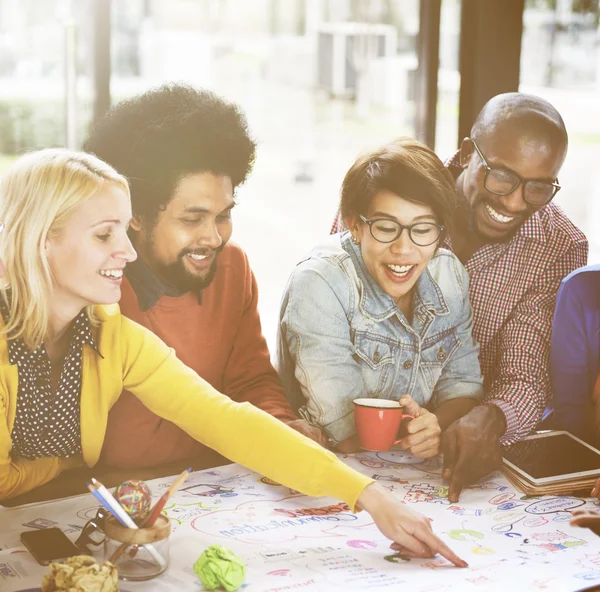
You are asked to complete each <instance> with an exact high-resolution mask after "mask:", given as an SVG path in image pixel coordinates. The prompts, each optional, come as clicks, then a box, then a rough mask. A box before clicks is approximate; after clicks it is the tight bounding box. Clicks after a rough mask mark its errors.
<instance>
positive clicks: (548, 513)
mask: <svg viewBox="0 0 600 592" xmlns="http://www.w3.org/2000/svg"><path fill="white" fill-rule="evenodd" d="M342 458H343V460H344V461H345V462H347V463H348V464H349V465H350V466H352V467H354V468H356V469H357V470H359V471H361V472H362V473H364V474H366V475H369V476H371V477H373V478H374V479H377V480H378V481H379V482H380V483H381V484H382V485H384V486H385V487H387V488H388V489H389V490H390V491H392V492H393V493H394V495H397V496H398V497H399V498H400V499H401V500H403V501H404V502H405V503H407V504H409V505H410V506H411V507H413V508H415V509H418V510H419V511H421V512H422V513H424V514H426V515H428V516H429V517H430V518H431V519H432V520H433V527H434V530H435V531H436V533H438V534H439V535H440V536H441V537H442V538H443V539H444V540H445V541H446V542H447V543H448V544H449V545H450V546H451V547H452V548H453V549H454V550H455V551H456V552H457V553H458V554H459V555H460V556H461V557H463V558H464V559H465V560H466V561H468V563H469V566H470V567H469V568H468V569H457V568H454V567H452V566H450V565H449V564H448V562H446V561H445V560H444V559H442V558H441V557H435V558H433V559H429V560H415V559H409V558H408V557H403V556H402V555H399V554H397V553H395V552H394V551H392V550H391V549H390V548H389V545H390V541H388V540H387V539H385V538H384V537H383V535H381V534H380V533H379V531H378V530H377V528H376V527H375V525H374V524H373V523H372V521H371V519H370V517H369V515H368V514H366V513H365V512H361V513H359V514H352V513H351V512H350V511H349V508H347V507H346V506H345V505H344V504H343V503H340V502H339V501H338V500H333V499H329V498H319V499H315V498H309V497H306V496H304V495H301V494H299V493H297V492H295V491H291V490H290V489H288V488H286V487H283V486H280V485H277V484H274V483H272V482H271V481H269V479H266V478H264V477H261V476H260V475H257V474H256V473H253V472H252V471H249V470H248V469H244V468H243V467H240V466H239V465H229V466H226V467H219V468H215V469H210V470H207V471H201V472H197V473H193V474H192V475H191V476H190V478H189V479H188V480H187V481H186V483H185V485H184V488H183V489H182V490H180V491H179V492H178V493H177V494H176V495H175V497H174V499H173V500H172V502H171V503H170V504H169V505H168V506H167V507H166V509H165V512H166V514H167V515H168V516H169V518H170V519H171V520H172V525H173V533H172V535H171V564H170V567H169V569H168V571H167V572H166V573H165V574H163V575H162V576H160V577H159V578H157V579H155V580H152V581H150V582H142V583H130V582H126V583H124V584H123V588H124V589H126V590H128V591H131V592H134V591H136V590H144V591H147V592H155V591H156V592H159V591H164V592H170V591H175V590H178V591H180V590H192V591H200V590H201V589H202V586H201V584H200V582H199V580H198V579H197V577H196V576H195V574H194V573H193V570H192V565H193V563H194V561H195V560H196V559H197V558H198V556H199V555H200V554H201V553H202V551H203V550H204V549H206V548H207V547H208V546H209V545H211V544H214V543H220V544H222V545H225V546H228V547H230V548H231V549H233V550H234V551H235V552H236V553H238V554H239V555H240V556H241V557H242V558H243V559H244V561H245V562H246V565H247V577H246V583H245V585H244V590H245V591H246V590H247V591H248V592H254V591H256V592H288V591H290V592H317V591H319V592H321V591H330V590H399V589H401V587H402V589H410V590H411V592H412V591H418V592H428V591H434V590H435V591H440V592H444V591H459V590H460V591H461V592H462V591H470V590H485V591H488V590H489V591H494V590H503V591H506V590H507V589H512V590H519V591H520V590H539V591H545V592H553V591H557V592H562V591H565V592H566V591H574V590H582V589H585V588H586V587H590V586H593V585H594V584H600V538H599V537H596V535H594V534H593V533H592V532H590V531H589V530H586V529H579V528H573V527H571V526H569V519H570V513H569V511H570V510H572V509H574V508H576V507H579V508H584V507H586V506H588V507H594V501H593V500H591V499H588V500H584V499H580V498H574V497H568V496H566V497H565V496H562V497H548V496H546V497H538V498H527V497H525V496H523V495H522V494H521V493H519V492H518V491H516V490H515V488H514V487H513V486H512V485H510V484H509V482H508V481H507V480H506V479H505V478H504V477H503V476H502V475H501V474H500V473H494V474H492V475H490V476H489V477H487V478H486V480H484V481H483V482H481V483H479V484H478V485H477V486H475V487H472V488H469V489H466V490H464V491H463V493H462V495H461V498H460V501H459V503H457V504H451V503H450V502H449V501H448V499H447V487H446V486H445V485H444V484H443V483H442V481H441V478H440V472H441V461H440V460H439V459H437V458H436V459H430V460H427V461H424V462H423V461H420V460H418V459H414V458H412V457H410V456H407V455H406V453H402V452H400V451H390V452H380V453H360V454H357V455H349V456H343V457H342ZM290 462H293V459H290ZM172 480H173V479H172V478H165V479H156V480H154V481H150V482H148V484H149V486H150V488H151V490H152V492H153V495H154V496H155V499H156V497H157V496H159V495H161V494H162V493H163V492H164V491H165V489H166V488H167V487H168V486H169V485H170V483H171V482H172ZM96 508H97V503H96V500H95V499H94V498H93V497H92V496H91V495H86V496H80V497H76V498H70V499H65V500H59V501H56V502H51V503H43V504H35V505H31V506H25V507H21V508H5V509H2V510H0V523H1V525H2V527H1V528H0V549H5V550H4V551H3V552H0V590H1V591H2V592H14V591H16V590H21V589H26V588H28V587H30V582H31V581H37V582H38V585H39V582H40V581H41V578H42V575H43V574H44V573H45V571H46V568H44V567H41V566H37V564H34V563H32V562H31V560H29V562H27V566H28V567H27V569H26V571H27V572H28V576H27V578H20V579H19V578H17V577H14V576H13V577H11V576H10V575H9V576H7V575H6V574H7V573H9V572H10V570H11V569H12V571H16V568H15V567H14V564H15V563H16V562H17V561H20V565H21V569H22V570H23V565H24V564H25V563H24V558H26V557H27V558H28V554H26V553H23V552H22V548H20V543H19V534H20V533H21V532H22V531H23V530H26V529H31V528H45V527H48V526H58V527H60V528H62V529H63V530H64V531H65V532H66V533H67V534H68V536H70V537H71V538H76V536H77V534H78V533H79V531H80V529H81V527H82V526H83V524H84V523H85V521H86V520H87V519H88V518H90V517H92V516H93V515H94V514H95V511H96ZM11 566H12V567H11ZM34 571H36V572H37V573H35V574H33V572H34ZM32 574H33V575H32Z"/></svg>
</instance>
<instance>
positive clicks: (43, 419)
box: [0, 298, 99, 460]
mask: <svg viewBox="0 0 600 592" xmlns="http://www.w3.org/2000/svg"><path fill="white" fill-rule="evenodd" d="M0 312H2V316H3V317H4V318H5V319H6V318H7V316H8V310H7V308H6V305H5V304H4V302H2V299H1V298H0ZM86 343H87V344H88V345H90V346H91V347H93V348H94V350H95V351H96V352H97V353H98V354H99V352H98V349H97V348H96V344H95V342H94V338H93V336H92V331H91V328H90V322H89V319H88V317H87V314H86V312H85V311H81V313H80V314H79V315H78V316H77V317H76V318H75V320H74V321H73V324H72V326H71V340H70V343H69V348H68V351H67V355H66V357H65V361H64V365H63V368H62V371H61V374H60V379H59V381H58V386H57V389H56V392H52V384H51V380H50V377H51V364H50V359H49V358H48V354H47V353H46V348H45V346H44V344H42V345H40V346H39V347H38V348H37V349H36V350H35V351H31V350H29V349H28V348H27V346H26V345H25V344H24V343H23V342H22V341H21V340H20V339H16V340H10V341H9V342H8V350H9V351H8V353H9V362H10V363H11V364H16V365H17V366H18V371H19V391H18V394H17V410H16V415H15V423H14V426H13V430H12V433H11V439H12V444H13V447H12V451H11V456H12V457H13V458H14V457H22V458H26V459H29V460H34V459H36V458H42V457H46V456H59V457H62V458H68V457H71V456H76V455H78V454H81V424H80V399H81V357H82V351H83V346H84V344H86Z"/></svg>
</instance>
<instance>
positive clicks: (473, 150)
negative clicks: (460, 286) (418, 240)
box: [442, 93, 588, 501]
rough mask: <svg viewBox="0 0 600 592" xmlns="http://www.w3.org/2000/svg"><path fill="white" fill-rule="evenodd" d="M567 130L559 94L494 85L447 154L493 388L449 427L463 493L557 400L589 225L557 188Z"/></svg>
mask: <svg viewBox="0 0 600 592" xmlns="http://www.w3.org/2000/svg"><path fill="white" fill-rule="evenodd" d="M567 143H568V139H567V132H566V129H565V125H564V122H563V120H562V117H561V116H560V114H559V113H558V111H557V110H556V109H555V108H554V107H553V106H552V105H551V104H550V103H548V102H547V101H545V100H543V99H541V98H539V97H535V96H531V95H525V94H521V93H507V94H502V95H498V96H496V97H494V98H493V99H491V100H490V101H489V102H488V103H487V104H486V105H485V106H484V107H483V109H482V111H481V113H480V114H479V116H478V118H477V120H476V121H475V124H474V125H473V128H472V129H471V136H470V137H469V138H465V139H464V140H463V142H462V145H461V148H460V150H459V152H458V153H457V154H456V155H455V156H454V157H453V158H452V159H451V160H450V161H449V162H448V163H447V164H446V166H447V167H448V168H449V169H450V171H451V172H452V173H453V175H454V176H455V178H456V186H457V189H458V192H459V194H460V195H462V197H464V204H465V208H464V212H463V213H462V216H461V217H460V221H459V224H458V229H457V231H456V232H455V233H453V235H452V238H451V240H450V241H449V245H448V246H450V247H451V248H452V250H453V251H454V252H455V253H456V254H457V255H458V257H459V258H460V259H461V261H462V262H463V264H464V265H465V266H466V268H467V271H468V272H469V276H470V290H469V293H470V297H471V304H472V306H473V311H474V323H473V336H474V337H475V339H477V341H478V342H479V344H480V346H481V350H480V355H479V358H480V362H481V370H482V373H483V376H484V385H485V390H486V397H485V401H484V404H483V405H479V406H477V407H475V408H474V409H473V410H471V411H470V412H469V413H467V414H466V415H465V416H464V417H462V418H461V419H459V420H458V421H456V422H454V423H453V424H452V425H451V426H450V427H449V428H448V429H447V430H446V432H445V433H444V436H443V445H442V449H443V452H444V477H445V478H446V479H448V480H449V481H450V487H449V494H448V497H449V498H450V500H451V501H456V500H457V499H458V495H459V494H460V491H461V489H462V487H463V486H464V485H467V484H469V483H473V482H474V481H476V480H477V479H478V478H480V477H481V476H483V475H485V474H486V473H487V472H489V471H491V470H492V469H494V468H496V467H498V466H499V464H500V462H501V454H502V448H501V444H503V445H509V444H512V443H514V442H516V441H517V440H518V439H519V438H521V437H523V436H525V435H527V434H528V433H529V432H531V431H532V430H533V429H535V428H536V426H537V425H538V424H539V423H540V421H541V420H542V415H543V413H544V410H545V409H546V406H547V404H548V403H549V401H550V395H551V392H550V376H549V368H548V362H549V353H550V335H551V328H552V317H553V314H554V304H555V298H556V293H557V290H558V287H559V284H560V281H561V280H562V278H564V277H565V276H566V275H567V274H569V273H570V272H571V271H573V270H574V269H576V268H578V267H581V266H582V265H585V264H586V261H587V252H588V244H587V240H586V238H585V236H584V235H583V233H582V232H581V231H580V230H579V229H577V228H576V227H575V226H574V225H573V223H572V222H571V221H570V220H569V219H568V218H567V216H566V215H565V214H564V212H563V211H562V210H561V209H560V208H559V207H558V206H557V205H555V204H554V203H552V198H553V197H554V196H555V195H556V193H557V192H558V190H559V189H560V185H559V183H558V173H559V171H560V168H561V166H562V164H563V161H564V159H565V156H566V154H567Z"/></svg>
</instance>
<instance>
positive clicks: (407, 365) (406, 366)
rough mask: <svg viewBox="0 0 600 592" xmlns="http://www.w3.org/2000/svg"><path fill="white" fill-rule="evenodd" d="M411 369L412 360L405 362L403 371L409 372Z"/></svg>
mask: <svg viewBox="0 0 600 592" xmlns="http://www.w3.org/2000/svg"><path fill="white" fill-rule="evenodd" d="M412 367H413V363H412V360H406V362H404V369H405V370H410V369H411V368H412Z"/></svg>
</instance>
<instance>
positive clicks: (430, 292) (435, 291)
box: [341, 231, 450, 321]
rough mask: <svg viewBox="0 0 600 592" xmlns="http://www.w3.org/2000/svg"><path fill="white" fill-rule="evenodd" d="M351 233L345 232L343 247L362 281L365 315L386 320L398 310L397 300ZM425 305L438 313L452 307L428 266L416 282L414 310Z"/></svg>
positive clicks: (362, 306) (361, 306) (441, 313)
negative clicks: (368, 263)
mask: <svg viewBox="0 0 600 592" xmlns="http://www.w3.org/2000/svg"><path fill="white" fill-rule="evenodd" d="M350 236H351V235H350V232H348V231H347V232H346V233H344V235H342V239H341V240H342V246H343V248H344V250H345V251H346V252H347V253H348V254H349V255H350V258H351V259H352V260H353V263H354V267H355V269H356V272H357V274H358V276H359V279H360V280H361V281H362V285H363V290H362V292H361V295H360V308H361V310H362V311H363V313H364V314H366V315H367V316H369V317H371V318H372V319H374V320H376V321H383V320H385V319H387V318H389V317H391V316H392V315H394V314H396V313H397V312H398V307H397V306H396V303H395V302H394V299H393V298H392V297H391V296H390V295H389V294H386V293H385V292H384V291H383V290H382V289H381V288H380V286H379V284H378V283H377V282H376V281H375V279H374V278H373V276H371V274H370V273H369V271H368V270H367V267H366V265H365V262H364V260H363V258H362V253H361V251H360V246H359V245H355V244H354V243H353V242H352V241H351V240H350ZM422 308H426V309H427V310H429V311H431V312H433V313H434V314H437V315H444V314H448V313H449V312H450V311H449V308H448V305H447V304H446V301H445V299H444V296H443V294H442V291H441V289H440V287H439V286H438V284H437V282H436V281H435V280H434V279H433V277H432V275H431V273H430V272H429V270H428V269H427V268H425V270H424V271H423V273H422V274H421V275H420V277H419V279H418V280H417V282H416V284H415V291H414V298H413V310H414V311H415V312H416V311H417V309H422Z"/></svg>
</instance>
